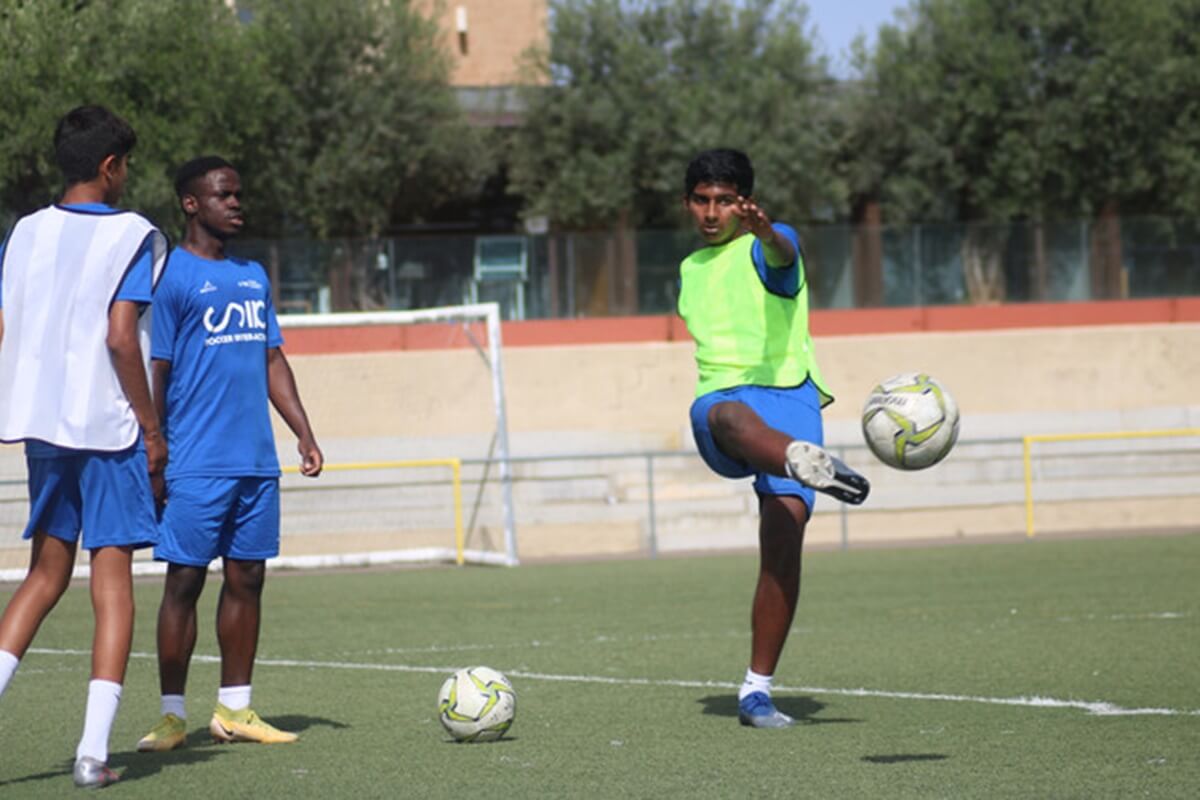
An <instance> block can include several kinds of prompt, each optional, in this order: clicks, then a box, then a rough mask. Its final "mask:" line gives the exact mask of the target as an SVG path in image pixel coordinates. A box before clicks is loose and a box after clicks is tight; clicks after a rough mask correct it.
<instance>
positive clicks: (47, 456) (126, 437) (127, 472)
mask: <svg viewBox="0 0 1200 800" xmlns="http://www.w3.org/2000/svg"><path fill="white" fill-rule="evenodd" d="M136 142H137V136H136V135H135V134H134V132H133V129H132V128H130V127H129V125H128V124H127V123H125V121H124V120H122V119H120V118H119V117H117V116H116V115H114V114H113V113H112V112H111V111H109V110H108V109H105V108H102V107H100V106H83V107H80V108H76V109H74V110H72V111H70V112H69V113H68V114H67V115H66V116H65V117H63V119H62V120H61V121H60V122H59V124H58V127H57V128H56V130H55V133H54V148H55V156H56V159H57V161H58V164H59V166H60V167H61V168H62V171H63V175H64V177H65V179H66V190H65V191H64V193H63V195H62V198H61V200H59V202H57V203H55V204H54V205H52V206H48V207H47V208H44V209H42V210H40V211H36V212H34V213H33V214H30V215H28V216H26V217H23V218H21V219H19V220H17V223H16V224H15V225H14V226H13V229H12V230H11V231H10V232H9V235H8V238H7V239H6V240H5V242H4V245H3V247H2V248H0V440H2V441H6V442H16V441H23V442H24V443H25V456H26V463H27V466H28V470H29V506H30V515H29V524H28V526H27V527H26V529H25V538H26V539H30V540H31V544H32V556H31V558H30V564H29V573H28V574H27V575H26V577H25V580H24V581H23V582H22V583H21V586H20V587H19V588H18V589H17V591H16V593H15V594H14V595H13V596H12V598H11V599H10V600H9V603H8V606H7V607H6V608H5V609H4V614H3V616H0V694H3V693H4V690H5V689H6V688H7V687H8V684H9V681H10V680H11V678H12V675H13V673H14V672H15V671H16V668H17V664H18V662H19V660H20V658H21V657H22V656H23V655H24V654H25V651H26V650H27V649H28V648H29V645H30V644H31V642H32V641H33V638H34V636H35V634H36V633H37V630H38V628H39V627H40V625H41V623H42V620H44V619H45V618H46V615H47V614H49V613H50V610H51V609H52V608H53V607H54V605H55V603H57V602H58V599H59V598H60V597H61V596H62V594H63V592H64V591H66V588H67V585H68V584H69V583H70V579H71V573H72V570H73V568H74V565H75V553H76V550H77V548H78V545H79V540H80V538H81V533H82V539H83V546H84V548H85V549H86V550H88V551H89V553H90V564H91V581H92V607H93V610H94V612H95V618H96V633H95V645H94V648H93V652H92V676H91V677H92V679H91V682H90V683H89V684H88V701H87V712H86V715H85V718H84V730H83V736H82V738H81V740H80V742H79V746H78V747H77V749H76V752H75V769H74V778H75V783H76V785H77V786H80V787H99V786H105V785H107V784H109V783H112V782H113V781H115V780H117V775H116V774H115V773H113V772H112V771H111V770H110V769H108V766H107V761H108V738H109V733H110V731H111V729H112V724H113V720H114V718H115V717H116V713H117V707H118V705H119V703H120V698H121V686H122V684H123V682H124V680H125V667H126V664H127V662H128V660H129V648H130V642H131V639H132V637H133V580H132V571H131V562H132V558H133V551H134V550H135V549H137V548H139V547H147V546H151V545H153V544H155V542H156V541H157V536H158V533H157V529H156V524H155V509H154V496H155V494H156V492H157V493H161V486H162V473H163V470H164V468H165V467H166V463H167V445H166V442H165V440H164V439H163V436H162V434H161V432H160V431H159V425H158V418H157V415H156V414H155V410H154V405H153V402H152V400H151V396H150V388H149V381H148V379H147V358H148V334H149V311H148V309H149V303H150V300H151V294H152V292H153V288H154V285H155V283H156V282H157V280H158V277H159V275H160V274H161V272H162V269H163V266H164V264H165V261H166V251H167V242H166V237H164V236H163V234H162V233H161V232H159V231H158V230H157V229H156V228H155V227H154V226H153V225H151V224H150V223H149V222H148V221H147V220H145V219H143V218H142V217H140V216H138V215H137V214H133V213H131V212H126V211H120V210H118V209H116V208H114V207H113V206H114V204H115V203H116V202H117V201H118V200H119V199H120V197H121V194H122V192H123V190H124V188H125V181H126V176H127V170H128V162H129V152H130V150H132V149H133V146H134V145H135V144H136ZM66 309H69V310H70V313H65V310H66Z"/></svg>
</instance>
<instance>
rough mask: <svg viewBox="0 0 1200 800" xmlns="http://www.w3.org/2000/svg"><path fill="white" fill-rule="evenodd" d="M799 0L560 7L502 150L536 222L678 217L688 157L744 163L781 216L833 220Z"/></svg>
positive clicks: (582, 0)
mask: <svg viewBox="0 0 1200 800" xmlns="http://www.w3.org/2000/svg"><path fill="white" fill-rule="evenodd" d="M806 20H807V17H806V12H805V9H804V7H803V5H802V4H800V3H798V2H793V0H744V2H733V0H662V2H622V0H556V2H553V3H552V4H551V30H550V37H549V42H550V44H549V49H548V50H546V51H543V52H540V53H537V54H535V56H534V58H533V59H532V61H531V69H532V70H533V74H534V75H535V76H536V77H537V78H538V79H539V83H540V84H541V85H539V86H531V87H530V88H528V89H526V91H525V100H526V103H527V106H528V113H527V117H526V121H525V124H524V125H523V126H522V128H521V129H520V131H519V132H518V134H517V136H516V137H515V140H514V145H513V147H512V149H511V151H510V153H509V162H510V169H511V172H510V178H511V182H512V186H513V189H514V190H515V191H516V192H518V193H519V194H521V195H523V196H524V197H525V200H526V210H527V212H528V213H530V214H544V215H547V216H549V217H550V218H551V219H553V220H555V221H556V222H558V223H561V224H566V225H576V226H595V225H604V224H608V223H611V222H613V221H614V220H617V219H619V218H622V217H623V216H624V217H625V218H627V219H628V221H630V222H632V223H635V224H649V225H661V224H664V223H666V222H668V221H670V220H672V219H674V216H673V215H674V210H675V208H676V206H677V205H678V198H679V196H680V195H681V194H682V191H683V186H682V180H683V171H684V167H685V166H686V164H687V162H688V160H689V159H690V158H691V157H692V156H693V155H694V154H695V153H696V152H698V151H700V150H702V149H705V148H709V147H720V146H728V147H737V148H740V149H743V150H745V151H747V152H748V153H750V155H751V156H752V158H753V159H754V162H755V166H756V171H757V172H758V174H759V176H760V179H759V181H758V188H756V194H758V195H759V196H760V198H761V199H763V201H764V202H765V203H766V204H767V206H768V208H770V209H771V211H772V212H773V213H774V214H775V215H776V216H786V217H789V218H791V219H794V220H799V219H811V218H814V217H819V216H821V215H823V214H826V213H828V210H829V209H830V208H832V207H835V206H836V205H837V204H838V203H839V202H840V196H841V189H840V184H839V183H838V181H837V180H836V178H835V176H834V174H833V172H832V170H831V168H830V165H831V160H830V159H829V153H830V145H831V139H830V137H829V136H828V130H829V127H828V124H827V123H828V117H829V114H830V109H831V106H830V104H829V103H828V101H827V99H828V95H829V92H830V90H831V87H832V80H831V79H830V77H829V75H828V71H827V68H826V64H825V62H824V60H823V59H822V58H821V57H819V56H818V55H817V53H816V52H815V50H814V48H813V45H812V43H811V37H810V32H809V31H808V29H807V27H806V24H807V23H806Z"/></svg>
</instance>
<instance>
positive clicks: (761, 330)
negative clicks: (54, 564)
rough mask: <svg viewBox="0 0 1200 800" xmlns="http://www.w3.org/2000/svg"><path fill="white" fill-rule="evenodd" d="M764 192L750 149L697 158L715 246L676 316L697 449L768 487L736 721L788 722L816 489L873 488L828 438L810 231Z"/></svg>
mask: <svg viewBox="0 0 1200 800" xmlns="http://www.w3.org/2000/svg"><path fill="white" fill-rule="evenodd" d="M753 191H754V169H753V167H752V166H751V164H750V159H749V158H748V157H747V156H746V155H745V154H744V153H741V152H738V151H736V150H725V149H721V150H708V151H705V152H703V153H701V154H700V155H698V156H697V157H696V158H695V159H694V160H693V161H692V162H691V164H689V165H688V168H687V174H686V177H685V180H684V207H685V209H686V210H687V213H688V214H689V216H690V217H691V219H692V220H693V222H695V224H696V229H697V230H698V231H699V233H700V236H701V237H702V238H703V239H704V241H705V243H706V246H705V247H704V248H702V249H700V250H697V251H696V252H694V253H692V255H690V256H689V257H688V258H687V259H685V260H684V262H683V264H682V265H681V267H680V295H679V313H680V315H681V316H682V317H683V319H684V321H685V322H686V323H687V326H688V331H689V332H690V333H691V335H692V338H693V339H695V342H696V364H697V367H698V371H699V383H698V388H697V391H696V395H697V396H696V399H695V401H694V402H693V404H692V408H691V421H692V430H693V433H694V435H695V439H696V444H697V447H698V449H699V451H700V455H701V456H702V457H703V459H704V461H705V463H706V464H708V466H709V467H710V468H711V469H712V470H713V471H714V472H716V473H717V474H719V475H722V476H724V477H727V478H744V477H748V476H751V475H753V476H754V477H755V481H754V489H755V492H756V493H757V494H758V498H759V512H760V519H759V551H760V558H759V574H758V585H757V588H756V590H755V593H754V603H753V607H752V610H751V628H752V634H751V646H750V666H749V668H748V669H747V671H746V676H745V679H744V680H743V683H742V687H741V689H740V690H739V691H738V720H739V721H740V722H741V723H742V724H743V725H749V726H752V727H755V728H785V727H789V726H791V725H793V724H794V720H793V719H792V718H791V717H789V716H788V715H786V714H784V713H783V712H781V711H779V710H778V709H776V708H775V705H774V703H772V701H771V684H772V680H773V676H774V673H775V667H776V665H777V664H778V662H779V656H780V654H781V653H782V652H783V646H784V643H785V642H786V641H787V635H788V630H789V629H790V628H791V624H792V619H793V617H794V616H795V613H796V605H797V603H798V601H799V598H800V560H801V551H802V548H803V544H804V529H805V526H806V525H807V523H808V519H809V517H810V516H811V515H812V509H813V504H814V502H815V500H816V495H815V491H820V492H824V493H826V494H829V495H831V496H833V497H836V498H837V499H839V500H842V501H843V502H847V503H854V504H858V503H861V502H862V501H863V500H865V499H866V497H867V493H868V491H869V489H870V487H869V485H868V483H867V481H866V479H865V478H863V477H862V476H861V475H859V474H858V473H856V472H854V471H853V470H851V469H850V468H849V467H847V466H846V465H845V464H843V463H842V462H841V461H839V460H838V459H836V458H834V457H832V456H831V455H829V454H828V453H827V452H826V451H825V450H824V449H822V448H821V444H822V443H823V441H824V433H823V429H822V423H821V408H822V406H824V405H827V404H828V403H830V402H832V401H833V397H832V396H831V395H830V394H829V393H828V392H827V391H826V389H825V386H824V382H823V380H822V379H821V374H820V370H819V368H818V367H817V362H816V358H815V355H814V353H813V346H812V338H811V336H810V334H809V330H808V287H807V281H806V280H805V274H804V268H805V264H804V259H803V253H802V252H801V249H800V239H799V236H798V235H797V233H796V231H795V230H794V229H792V228H791V227H789V226H787V225H783V224H780V223H774V224H772V222H771V219H770V218H769V217H768V216H767V214H766V213H765V212H764V211H763V210H762V209H761V208H760V207H759V206H758V204H757V203H756V202H755V201H754V199H753ZM814 490H815V491H814Z"/></svg>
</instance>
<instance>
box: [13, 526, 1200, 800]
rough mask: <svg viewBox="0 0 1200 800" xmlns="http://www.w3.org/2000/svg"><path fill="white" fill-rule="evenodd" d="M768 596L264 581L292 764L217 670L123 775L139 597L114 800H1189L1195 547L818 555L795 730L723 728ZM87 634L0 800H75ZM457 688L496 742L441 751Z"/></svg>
mask: <svg viewBox="0 0 1200 800" xmlns="http://www.w3.org/2000/svg"><path fill="white" fill-rule="evenodd" d="M755 572H756V560H755V559H754V558H753V557H751V556H744V555H740V556H713V557H705V558H690V559H662V560H657V561H650V560H644V561H625V562H596V563H576V564H546V565H532V566H522V567H518V568H515V569H503V568H478V567H476V568H466V569H456V568H446V567H437V568H428V569H397V570H390V571H362V572H341V573H325V574H299V573H290V574H289V573H272V574H271V575H270V576H269V577H268V579H267V588H266V599H265V608H266V615H265V620H264V630H263V634H262V641H261V645H260V648H259V665H258V667H257V669H256V673H255V680H254V707H255V708H256V709H257V710H258V711H259V712H260V713H261V714H262V715H263V716H264V717H266V718H267V719H268V720H270V721H272V722H274V723H276V724H278V725H279V726H280V727H283V728H286V729H289V730H294V731H298V732H299V733H300V734H301V739H300V741H299V742H297V743H296V744H291V745H275V746H262V745H250V744H241V745H222V746H218V745H214V744H211V743H210V741H209V739H208V735H207V722H208V715H209V712H210V711H211V707H212V703H213V701H214V700H215V695H216V682H217V669H216V665H215V664H214V663H213V662H212V661H211V660H210V658H204V659H200V660H197V661H195V662H194V663H193V666H192V673H191V679H190V684H189V697H188V711H189V714H190V718H189V730H190V731H191V733H190V736H189V746H188V747H187V748H186V749H183V750H179V751H175V752H172V753H168V754H161V755H158V754H139V753H136V752H134V744H135V743H136V741H137V739H138V738H139V737H140V736H141V735H142V734H143V733H145V731H146V730H148V729H149V727H150V725H151V724H152V723H153V722H154V721H155V720H156V718H157V715H158V689H157V678H156V671H155V664H154V661H153V655H152V654H153V650H154V620H155V614H156V611H157V605H158V597H159V590H160V583H159V580H158V579H153V580H144V581H142V582H140V583H139V586H138V602H139V606H138V628H137V631H136V634H135V642H134V651H135V655H134V657H133V658H132V659H131V661H130V667H129V675H128V678H127V680H126V684H125V694H124V699H123V701H122V707H121V712H120V714H119V716H118V718H117V722H116V726H115V729H114V732H113V738H112V754H111V756H110V760H109V763H110V765H112V766H114V767H115V768H117V769H118V771H121V772H123V773H124V780H122V782H121V783H119V784H118V785H116V786H113V787H111V788H108V789H105V790H104V791H105V796H107V797H130V798H134V797H147V798H163V797H188V796H194V797H262V798H276V797H287V798H307V797H322V798H328V797H356V798H357V797H371V798H374V797H414V798H424V797H435V798H436V797H459V798H462V797H489V798H501V797H511V798H533V797H554V798H557V797H589V798H591V797H597V798H607V797H614V798H648V797H655V798H662V797H687V798H707V797H730V798H733V797H738V798H740V797H813V798H842V797H845V798H870V797H881V798H884V797H886V798H910V797H911V798H917V797H919V798H930V797H946V798H964V797H982V798H1129V797H1152V798H1171V797H1178V798H1195V797H1197V796H1200V535H1190V536H1174V537H1163V536H1153V537H1152V536H1146V537H1141V538H1129V539H1096V540H1070V541H1066V540H1060V541H1052V540H1035V541H1033V542H1029V543H1019V544H1018V543H1013V544H960V545H954V546H948V547H932V548H923V549H894V550H857V551H855V550H852V551H849V552H817V553H810V554H808V555H807V556H806V563H805V570H804V588H803V593H802V599H801V608H800V613H799V615H798V617H797V619H796V622H795V626H794V629H793V633H792V637H791V640H790V642H789V644H788V648H787V650H786V651H785V653H784V658H783V661H782V663H781V664H780V667H779V670H778V673H777V677H776V681H777V684H778V685H779V688H778V689H777V691H776V694H775V697H776V702H777V704H778V705H779V707H780V708H781V709H782V710H784V711H786V712H788V713H790V714H792V715H793V716H795V717H797V718H798V719H799V720H800V721H801V724H798V725H797V726H796V727H794V728H792V729H789V730H783V731H758V730H751V729H747V728H742V727H740V726H739V725H738V724H737V721H736V717H735V715H736V701H735V693H736V685H737V683H738V682H740V679H741V675H742V673H743V671H744V670H745V667H746V662H747V658H748V650H749V624H748V619H749V603H750V597H751V593H752V590H753V582H754V576H755ZM13 588H14V587H13V586H12V585H7V586H4V587H2V589H0V600H4V601H6V600H7V597H8V595H9V594H10V593H11V591H12V589H13ZM218 588H219V579H218V578H217V576H212V578H210V581H209V586H208V588H207V589H206V592H205V596H204V598H203V600H202V604H201V612H200V613H201V621H202V627H201V633H200V640H199V643H198V645H197V654H198V655H201V656H204V657H211V656H212V655H214V654H215V652H216V644H215V634H214V633H213V623H212V619H213V613H214V602H215V597H216V594H217V589H218ZM90 632H91V616H90V610H89V603H88V595H87V591H86V589H85V588H84V587H82V586H75V587H72V589H71V590H70V591H68V593H67V595H66V597H64V599H63V601H62V603H61V604H60V606H59V607H58V608H57V609H56V610H55V611H54V612H53V614H52V615H51V616H50V618H49V619H48V620H47V622H46V624H45V625H44V626H43V628H42V631H41V633H40V634H39V636H38V638H37V639H36V640H35V642H34V648H35V650H34V651H33V652H31V653H30V654H29V655H28V656H27V657H26V659H25V661H24V662H23V663H22V666H21V669H20V670H19V671H18V673H17V675H16V677H15V678H14V680H13V682H12V684H11V685H10V687H9V690H8V692H7V693H6V695H5V696H4V697H3V698H0V797H4V798H9V797H14V798H15V797H56V796H69V795H70V794H71V793H72V792H74V791H75V790H74V789H73V787H72V785H71V777H70V764H71V759H72V757H73V755H74V747H75V743H76V741H77V740H78V735H79V732H80V729H81V724H82V713H83V699H84V696H85V691H86V689H85V684H86V681H87V677H88V666H89V661H88V655H87V650H88V648H89V647H90ZM469 664H486V665H488V666H492V667H495V668H497V669H500V670H501V671H504V672H506V673H507V674H508V675H509V677H510V679H511V680H512V681H513V683H514V685H515V687H516V691H517V697H518V702H517V716H516V722H515V724H514V725H513V728H512V730H511V731H510V733H509V735H508V736H507V737H506V738H505V739H502V740H501V741H499V742H495V743H488V744H473V745H472V744H469V745H461V744H454V743H452V742H451V741H450V740H449V738H448V737H447V736H446V735H445V734H444V733H443V731H442V729H441V727H440V725H439V724H438V722H437V720H436V718H435V708H434V706H435V696H436V693H437V690H438V687H439V686H440V684H441V681H442V680H443V678H444V677H445V675H446V674H448V673H449V672H450V671H451V670H452V669H453V668H456V667H459V666H466V665H469ZM859 689H865V690H867V692H864V693H856V692H855V690H859ZM1033 698H1040V699H1039V700H1035V699H1033ZM1010 701H1011V703H1010ZM1072 704H1074V705H1072ZM1086 704H1094V705H1086ZM1102 704H1108V705H1102ZM1139 709H1140V710H1141V711H1140V713H1130V712H1134V711H1137V710H1139ZM1147 709H1150V710H1152V711H1147ZM1122 711H1124V712H1126V713H1119V712H1122ZM1097 712H1107V713H1097Z"/></svg>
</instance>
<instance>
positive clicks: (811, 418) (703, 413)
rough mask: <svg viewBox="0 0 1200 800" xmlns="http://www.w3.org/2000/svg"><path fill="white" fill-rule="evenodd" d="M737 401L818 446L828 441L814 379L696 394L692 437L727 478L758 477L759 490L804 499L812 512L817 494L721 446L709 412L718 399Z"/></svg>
mask: <svg viewBox="0 0 1200 800" xmlns="http://www.w3.org/2000/svg"><path fill="white" fill-rule="evenodd" d="M725 402H737V403H744V404H745V405H747V406H749V407H750V408H751V409H752V410H753V411H754V413H756V414H758V416H759V418H760V419H762V421H763V422H764V423H766V425H767V426H768V427H771V428H774V429H775V430H778V431H782V432H783V433H786V434H787V435H788V436H790V437H792V438H793V439H802V440H804V441H806V442H812V443H813V444H818V445H823V444H824V443H825V429H824V427H823V425H822V422H821V398H820V396H819V395H818V393H817V387H816V386H814V385H813V383H812V381H805V382H804V383H802V384H800V385H799V386H790V387H786V388H776V387H772V386H734V387H732V388H729V389H719V390H717V391H715V392H709V393H708V394H705V395H701V396H700V397H697V398H696V399H695V401H694V402H693V403H692V411H691V417H692V435H693V436H694V437H695V439H696V447H697V448H698V449H699V450H700V457H701V458H703V459H704V463H705V464H707V465H708V467H709V469H711V470H712V471H713V472H715V473H717V474H718V475H721V476H723V477H726V478H746V477H749V476H751V475H753V476H754V491H756V492H758V493H759V494H760V495H784V496H789V497H799V498H800V499H802V500H803V501H804V504H805V505H806V506H808V513H809V515H810V516H811V514H812V512H813V508H814V506H815V503H816V492H814V491H813V490H812V489H810V488H809V487H807V486H804V485H803V484H801V483H798V482H796V481H794V480H792V479H791V478H781V477H779V476H777V475H771V474H768V473H766V472H756V471H755V470H754V468H753V467H751V466H750V465H749V464H747V463H746V462H745V461H740V460H738V459H735V458H732V457H730V456H729V455H726V454H725V452H723V451H722V450H721V448H720V447H719V446H717V442H716V440H715V439H714V438H713V435H712V431H711V430H709V427H708V413H709V411H711V410H712V407H713V406H714V405H716V404H717V403H725Z"/></svg>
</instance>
